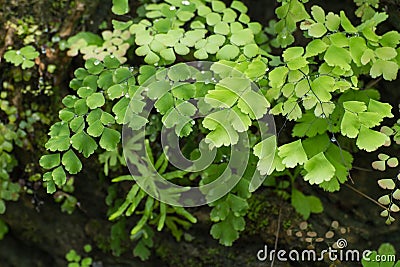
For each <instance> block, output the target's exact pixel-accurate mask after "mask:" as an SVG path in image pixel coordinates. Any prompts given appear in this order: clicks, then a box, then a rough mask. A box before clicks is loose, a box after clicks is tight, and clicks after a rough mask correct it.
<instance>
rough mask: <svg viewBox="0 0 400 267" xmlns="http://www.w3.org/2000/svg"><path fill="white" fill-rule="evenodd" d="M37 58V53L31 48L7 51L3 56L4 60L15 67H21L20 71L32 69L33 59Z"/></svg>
mask: <svg viewBox="0 0 400 267" xmlns="http://www.w3.org/2000/svg"><path fill="white" fill-rule="evenodd" d="M38 56H39V52H37V51H36V49H35V48H34V47H33V46H31V45H28V46H25V47H23V48H21V49H20V50H8V51H7V52H6V53H5V54H4V59H5V60H6V61H7V62H10V63H12V64H14V65H15V66H19V65H21V67H22V69H27V68H32V67H33V66H34V65H35V62H34V59H35V58H37V57H38Z"/></svg>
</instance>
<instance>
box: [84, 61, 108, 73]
mask: <svg viewBox="0 0 400 267" xmlns="http://www.w3.org/2000/svg"><path fill="white" fill-rule="evenodd" d="M85 68H86V69H87V70H88V72H89V73H90V74H99V73H100V72H102V71H103V69H104V65H103V63H101V62H100V61H99V60H98V59H94V58H89V59H88V60H86V62H85Z"/></svg>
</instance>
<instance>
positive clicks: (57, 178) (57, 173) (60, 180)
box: [51, 166, 67, 187]
mask: <svg viewBox="0 0 400 267" xmlns="http://www.w3.org/2000/svg"><path fill="white" fill-rule="evenodd" d="M51 176H52V177H53V180H54V183H55V184H56V185H57V186H58V187H61V186H63V185H64V184H65V182H66V181H67V176H66V175H65V172H64V169H63V167H62V166H59V167H58V168H56V169H54V170H53V172H52V173H51Z"/></svg>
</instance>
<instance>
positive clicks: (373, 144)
mask: <svg viewBox="0 0 400 267" xmlns="http://www.w3.org/2000/svg"><path fill="white" fill-rule="evenodd" d="M387 139H388V137H387V136H386V135H385V134H383V133H381V132H377V131H374V130H371V129H368V128H366V127H365V126H363V125H361V129H360V133H359V134H358V138H357V142H356V144H357V146H358V147H359V148H360V149H364V150H366V151H367V152H371V151H375V150H377V149H378V148H379V147H381V146H383V145H384V144H385V142H386V140H387Z"/></svg>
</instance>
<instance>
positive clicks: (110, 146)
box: [99, 128, 121, 151]
mask: <svg viewBox="0 0 400 267" xmlns="http://www.w3.org/2000/svg"><path fill="white" fill-rule="evenodd" d="M120 139H121V134H120V133H119V132H118V131H116V130H114V129H110V128H104V131H103V134H102V135H101V138H100V143H99V144H100V146H101V147H102V148H104V149H105V150H107V151H113V150H115V148H116V147H117V145H118V143H119V141H120Z"/></svg>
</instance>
